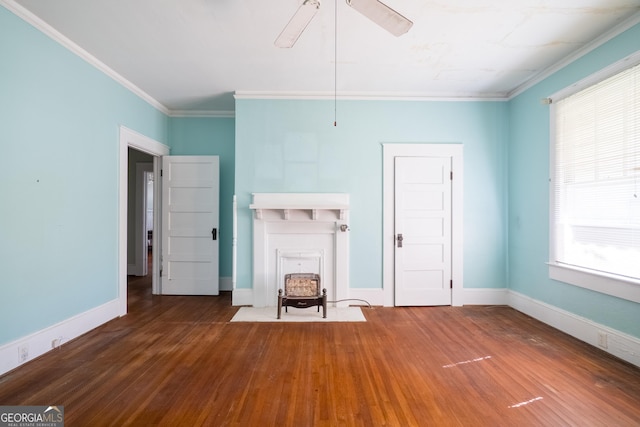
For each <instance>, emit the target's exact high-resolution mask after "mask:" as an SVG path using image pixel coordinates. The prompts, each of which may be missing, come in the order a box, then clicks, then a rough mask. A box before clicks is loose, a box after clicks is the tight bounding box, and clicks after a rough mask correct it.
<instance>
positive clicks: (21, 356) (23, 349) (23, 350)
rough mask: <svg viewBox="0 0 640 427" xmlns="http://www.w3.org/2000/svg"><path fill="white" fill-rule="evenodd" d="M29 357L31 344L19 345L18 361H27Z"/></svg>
mask: <svg viewBox="0 0 640 427" xmlns="http://www.w3.org/2000/svg"><path fill="white" fill-rule="evenodd" d="M28 359H29V344H22V345H21V346H19V347H18V361H19V362H20V363H23V362H26V361H27V360H28Z"/></svg>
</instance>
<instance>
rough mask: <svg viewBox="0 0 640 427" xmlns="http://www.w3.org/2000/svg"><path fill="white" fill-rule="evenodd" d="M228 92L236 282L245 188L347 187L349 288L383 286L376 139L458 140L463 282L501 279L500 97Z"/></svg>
mask: <svg viewBox="0 0 640 427" xmlns="http://www.w3.org/2000/svg"><path fill="white" fill-rule="evenodd" d="M333 121H334V112H333V102H332V101H315V100H313V101H300V100H295V101H293V100H246V99H239V100H236V175H235V176H236V194H237V196H238V278H237V280H238V282H237V286H238V288H250V287H251V286H252V264H251V263H252V261H251V260H252V253H251V232H252V231H251V230H252V219H251V212H250V210H249V207H248V206H249V204H250V199H251V197H250V195H251V193H253V192H335V193H349V194H350V197H351V210H350V222H351V224H350V228H351V231H350V233H351V235H350V241H351V264H350V274H351V277H350V283H351V287H353V288H381V287H382V203H383V201H382V179H383V177H382V146H381V143H461V144H463V145H464V174H465V179H464V194H465V196H464V227H465V229H464V233H465V246H464V258H465V263H464V264H465V265H464V276H465V284H464V286H465V287H469V288H475V287H478V288H500V287H506V227H505V225H504V224H505V223H506V204H507V200H506V194H507V181H506V142H507V139H506V137H507V129H508V126H507V104H506V103H505V102H402V101H339V102H338V113H337V121H338V123H337V126H336V127H334V126H333Z"/></svg>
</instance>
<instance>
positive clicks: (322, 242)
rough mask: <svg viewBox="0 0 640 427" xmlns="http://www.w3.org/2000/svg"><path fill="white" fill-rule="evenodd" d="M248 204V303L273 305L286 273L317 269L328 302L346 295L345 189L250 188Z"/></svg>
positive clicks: (347, 210) (346, 196)
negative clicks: (250, 232)
mask: <svg viewBox="0 0 640 427" xmlns="http://www.w3.org/2000/svg"><path fill="white" fill-rule="evenodd" d="M249 207H250V208H251V209H252V210H253V211H254V218H253V305H254V307H267V306H268V307H271V306H272V307H276V305H277V299H278V298H277V297H278V290H279V289H283V286H284V277H285V275H286V274H290V273H309V274H318V275H319V276H320V277H321V280H322V284H323V285H322V286H323V288H326V289H327V299H328V300H329V301H338V300H343V299H346V298H348V293H349V226H348V223H349V222H348V221H349V195H348V194H343V193H254V194H253V201H252V203H251V205H250V206H249ZM338 305H344V304H338Z"/></svg>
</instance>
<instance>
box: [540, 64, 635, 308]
mask: <svg viewBox="0 0 640 427" xmlns="http://www.w3.org/2000/svg"><path fill="white" fill-rule="evenodd" d="M628 62H629V61H627V68H626V69H624V70H623V71H619V70H618V71H617V72H616V73H615V74H613V75H611V74H610V73H611V72H609V73H608V75H606V76H603V75H602V74H601V75H599V76H596V77H594V78H592V79H590V80H591V81H586V82H583V84H577V85H575V86H574V87H572V88H571V89H570V91H566V92H565V93H563V94H561V95H560V96H558V97H557V98H553V101H552V104H551V105H552V107H551V122H552V134H551V140H552V147H551V150H552V151H551V153H552V164H551V171H552V180H551V221H550V222H551V250H550V254H551V259H550V265H551V266H553V267H561V268H566V269H574V270H578V271H580V272H581V274H582V276H581V277H580V278H579V279H577V282H578V283H574V282H572V281H571V280H566V273H563V274H565V276H562V277H554V274H553V271H555V270H553V271H552V278H558V279H559V280H563V281H568V282H569V283H574V284H578V285H582V284H583V283H582V282H584V281H585V276H584V274H587V275H599V276H602V277H605V278H611V279H614V280H618V281H624V282H631V283H637V284H640V65H634V66H631V67H629V65H628ZM636 63H637V61H636ZM596 78H599V81H597V82H595V83H594V82H593V80H594V79H596ZM606 286H607V285H606V283H605V284H604V291H605V292H606V291H607V289H606ZM634 286H635V287H636V290H633V291H632V292H633V293H634V294H635V295H636V296H637V294H638V293H640V292H639V290H640V287H638V286H636V285H634ZM586 287H590V286H586ZM596 290H599V291H603V289H602V288H599V289H596ZM607 293H610V292H607ZM623 297H624V296H623ZM631 299H634V298H631Z"/></svg>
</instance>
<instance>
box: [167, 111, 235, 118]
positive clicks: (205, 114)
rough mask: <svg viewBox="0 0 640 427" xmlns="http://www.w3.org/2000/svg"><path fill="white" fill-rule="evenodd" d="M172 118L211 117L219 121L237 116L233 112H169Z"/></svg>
mask: <svg viewBox="0 0 640 427" xmlns="http://www.w3.org/2000/svg"><path fill="white" fill-rule="evenodd" d="M169 116H170V117H211V118H217V119H229V118H234V117H235V116H236V112H235V111H233V110H227V111H225V110H221V111H218V110H169Z"/></svg>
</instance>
